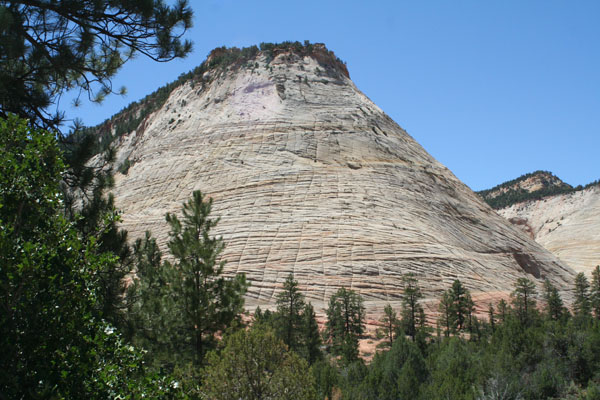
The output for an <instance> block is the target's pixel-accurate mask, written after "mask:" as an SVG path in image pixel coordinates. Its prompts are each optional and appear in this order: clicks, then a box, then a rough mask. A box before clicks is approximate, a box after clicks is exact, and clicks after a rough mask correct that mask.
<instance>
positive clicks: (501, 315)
mask: <svg viewBox="0 0 600 400" xmlns="http://www.w3.org/2000/svg"><path fill="white" fill-rule="evenodd" d="M509 311H510V309H509V306H508V304H507V303H506V300H504V299H500V301H499V302H498V320H499V321H500V323H504V322H505V321H506V316H507V315H508V312H509Z"/></svg>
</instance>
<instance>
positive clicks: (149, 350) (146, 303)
mask: <svg viewBox="0 0 600 400" xmlns="http://www.w3.org/2000/svg"><path fill="white" fill-rule="evenodd" d="M133 259H134V265H135V278H134V279H133V281H132V283H131V284H130V286H129V287H128V290H127V306H128V312H127V316H128V324H127V331H126V333H127V335H128V336H129V338H130V340H131V341H132V343H133V344H134V345H136V346H138V347H140V348H143V349H145V350H146V360H147V362H148V363H149V364H150V365H152V366H154V367H155V368H157V369H162V370H163V371H172V370H173V368H174V366H175V357H174V355H175V354H177V352H178V351H179V349H180V344H181V343H182V342H184V341H185V339H184V337H183V333H184V332H183V331H182V330H181V329H180V326H181V325H180V317H181V311H180V310H179V309H178V297H177V296H176V295H175V293H174V288H173V284H174V282H177V280H178V271H176V270H175V269H173V268H172V267H170V266H168V265H166V264H164V263H163V262H162V253H161V251H160V249H159V248H158V244H157V243H156V239H154V238H153V237H152V236H151V234H150V232H146V236H145V237H144V238H143V239H137V240H136V242H135V244H134V246H133Z"/></svg>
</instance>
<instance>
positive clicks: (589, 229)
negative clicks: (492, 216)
mask: <svg viewBox="0 0 600 400" xmlns="http://www.w3.org/2000/svg"><path fill="white" fill-rule="evenodd" d="M515 187H519V190H515V189H514V188H515ZM525 187H529V188H530V190H529V191H528V193H523V191H522V188H525ZM506 188H508V189H507V190H505V191H504V193H502V192H501V190H503V189H506ZM511 190H512V194H513V197H512V199H524V201H512V202H508V204H506V206H505V207H503V208H500V209H499V210H498V213H499V214H500V215H502V216H504V217H505V218H506V219H508V220H509V221H510V222H511V223H513V224H514V225H516V226H517V227H519V228H520V229H521V230H523V231H524V232H525V233H526V234H528V235H529V236H530V237H531V238H532V239H535V240H536V241H537V242H538V243H539V244H541V245H542V246H544V247H545V248H546V249H548V250H549V251H551V252H552V253H553V254H554V255H555V256H557V257H558V258H560V259H561V260H562V261H563V262H565V263H566V264H568V265H569V266H570V267H571V268H573V269H574V270H575V271H576V272H584V273H586V274H588V275H589V274H591V270H592V268H594V267H595V266H596V265H600V185H599V184H598V183H597V182H594V183H592V184H590V185H587V186H586V187H585V188H582V187H577V188H573V187H571V186H570V185H567V184H565V183H563V182H562V181H560V179H558V178H556V177H555V176H553V175H552V174H550V173H539V172H537V173H533V174H528V175H524V176H523V177H521V178H518V179H516V180H514V181H511V182H508V183H506V184H502V185H499V186H497V187H496V188H494V189H490V190H489V191H484V192H485V193H486V194H487V196H485V198H486V201H488V202H490V203H491V204H493V199H494V197H495V198H500V197H501V196H503V195H504V194H505V193H510V191H511ZM481 193H482V192H480V194H481ZM516 193H521V194H522V195H523V196H522V197H520V198H519V197H518V196H517V195H516ZM540 193H550V194H548V195H545V196H543V197H539V196H540ZM528 195H531V196H528ZM493 196H494V197H493ZM509 199H511V197H509V196H507V197H505V198H504V200H503V201H507V200H509Z"/></svg>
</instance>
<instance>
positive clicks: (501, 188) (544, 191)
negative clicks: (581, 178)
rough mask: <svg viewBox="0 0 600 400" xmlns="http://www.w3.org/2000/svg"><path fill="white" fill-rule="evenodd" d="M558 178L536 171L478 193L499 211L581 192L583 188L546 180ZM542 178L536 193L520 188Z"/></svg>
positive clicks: (549, 173) (545, 172)
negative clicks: (577, 191) (547, 198)
mask: <svg viewBox="0 0 600 400" xmlns="http://www.w3.org/2000/svg"><path fill="white" fill-rule="evenodd" d="M547 175H550V176H551V177H553V178H555V179H557V180H558V178H556V177H555V176H554V175H552V173H551V172H548V171H535V172H531V173H529V174H525V175H521V176H520V177H518V178H516V179H513V180H510V181H507V182H504V183H502V184H500V185H497V186H495V187H493V188H491V189H487V190H482V191H479V192H477V194H478V195H479V196H481V197H482V198H483V199H484V200H485V201H486V202H487V203H488V204H489V205H490V206H491V207H492V208H494V209H496V210H498V209H500V208H504V207H508V206H511V205H513V204H516V203H520V202H523V201H527V200H540V199H542V198H544V197H546V196H554V195H557V194H563V193H570V192H573V191H575V190H581V188H573V187H571V186H570V185H567V184H566V183H562V182H560V184H558V185H557V184H553V183H551V182H549V181H548V180H547V179H546V176H547ZM536 176H540V179H541V182H542V185H543V186H542V188H541V189H538V190H535V191H532V192H530V191H527V190H525V189H520V188H518V185H519V183H521V182H523V181H525V180H527V179H530V178H532V177H536Z"/></svg>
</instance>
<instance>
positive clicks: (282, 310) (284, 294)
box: [275, 273, 304, 352]
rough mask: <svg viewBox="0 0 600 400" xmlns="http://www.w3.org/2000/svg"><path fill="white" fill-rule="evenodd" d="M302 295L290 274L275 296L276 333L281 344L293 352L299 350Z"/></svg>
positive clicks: (302, 305) (292, 275)
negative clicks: (281, 341)
mask: <svg viewBox="0 0 600 400" xmlns="http://www.w3.org/2000/svg"><path fill="white" fill-rule="evenodd" d="M303 309H304V295H303V294H302V293H301V292H300V290H299V289H298V281H296V280H295V279H294V274H293V273H290V274H289V276H288V277H287V279H286V280H285V282H284V284H283V290H282V291H281V292H279V293H278V294H277V314H276V316H275V320H276V324H277V333H278V334H279V336H280V337H281V338H282V339H283V342H284V343H285V344H286V345H287V346H288V347H289V348H290V349H291V350H293V351H296V352H297V351H298V350H299V349H300V338H299V336H300V331H301V325H302V310H303Z"/></svg>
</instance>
